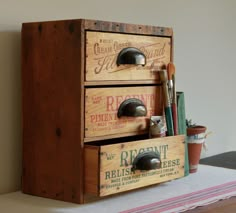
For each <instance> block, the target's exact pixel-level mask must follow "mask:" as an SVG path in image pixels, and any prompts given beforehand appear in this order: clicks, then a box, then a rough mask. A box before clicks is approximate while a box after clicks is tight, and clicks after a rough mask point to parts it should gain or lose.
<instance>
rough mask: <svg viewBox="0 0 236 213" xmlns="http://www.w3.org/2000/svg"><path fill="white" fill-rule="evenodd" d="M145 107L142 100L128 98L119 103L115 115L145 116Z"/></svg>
mask: <svg viewBox="0 0 236 213" xmlns="http://www.w3.org/2000/svg"><path fill="white" fill-rule="evenodd" d="M146 115H147V109H146V106H145V105H144V104H143V102H142V101H141V100H139V99H137V98H130V99H127V100H125V101H123V102H122V103H121V105H120V106H119V109H118V113H117V117H118V118H120V117H121V116H130V117H139V116H146Z"/></svg>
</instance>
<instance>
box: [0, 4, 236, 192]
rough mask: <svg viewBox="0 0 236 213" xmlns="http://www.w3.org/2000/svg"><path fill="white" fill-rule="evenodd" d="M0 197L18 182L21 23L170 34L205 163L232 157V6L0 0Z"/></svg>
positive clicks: (235, 46) (235, 11)
mask: <svg viewBox="0 0 236 213" xmlns="http://www.w3.org/2000/svg"><path fill="white" fill-rule="evenodd" d="M0 5H1V6H0V193H4V192H9V191H14V190H18V189H19V188H20V176H21V91H20V90H21V83H20V78H21V76H20V28H21V23H22V22H30V21H42V20H56V19H71V18H89V19H98V20H107V21H117V22H127V23H134V24H145V25H146V24H147V25H156V26H167V27H173V29H174V33H175V65H176V72H177V89H178V90H179V91H184V92H185V100H186V114H187V117H188V118H192V119H193V120H194V121H195V122H197V123H199V124H202V125H206V126H207V127H208V130H209V131H212V132H213V134H212V135H211V136H209V138H208V139H207V142H208V145H209V151H208V152H207V153H205V156H210V155H214V154H217V153H222V152H226V151H230V150H236V135H235V134H234V131H235V127H236V125H235V123H234V122H235V121H236V111H235V110H234V106H235V105H236V100H235V96H234V92H235V91H236V86H235V85H236V83H235V79H236V74H235V73H236V70H235V66H234V62H235V61H236V54H235V50H236V42H235V38H236V28H235V23H234V20H235V19H236V1H234V0H198V1H196V0H178V1H177V0H176V1H174V0H148V1H144V0H142V1H141V0H135V1H134V0H133V1H132V0H130V1H128V0H125V1H124V0H117V1H111V0H107V1H106V0H99V1H96V0H64V1H63V0H38V1H32V0H21V1H17V0H8V1H3V0H0Z"/></svg>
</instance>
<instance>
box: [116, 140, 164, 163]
mask: <svg viewBox="0 0 236 213" xmlns="http://www.w3.org/2000/svg"><path fill="white" fill-rule="evenodd" d="M146 151H153V152H156V153H158V154H160V156H161V159H162V160H165V159H166V158H167V151H168V144H166V145H161V146H159V147H157V146H154V147H145V148H140V149H138V150H137V149H132V150H128V151H122V152H121V154H120V167H124V166H127V165H131V164H132V162H133V160H134V158H135V157H136V156H137V155H138V154H141V153H143V152H146Z"/></svg>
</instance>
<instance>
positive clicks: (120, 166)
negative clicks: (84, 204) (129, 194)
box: [85, 135, 185, 196]
mask: <svg viewBox="0 0 236 213" xmlns="http://www.w3.org/2000/svg"><path fill="white" fill-rule="evenodd" d="M144 152H146V153H147V152H155V153H158V154H159V155H160V160H161V168H158V169H152V170H142V171H141V170H134V171H133V170H132V169H131V168H132V164H133V162H134V160H135V158H136V157H137V156H138V155H140V154H142V153H144ZM184 153H185V146H184V136H183V135H179V136H172V137H165V138H156V139H147V140H140V141H134V142H127V143H121V144H113V145H104V146H101V147H94V146H86V145H85V192H86V193H88V194H93V195H96V196H106V195H110V194H114V193H118V192H123V191H127V190H131V189H136V188H139V187H143V186H148V185H152V184H156V183H161V182H165V181H169V180H173V179H176V178H180V177H183V176H184ZM91 156H93V157H91Z"/></svg>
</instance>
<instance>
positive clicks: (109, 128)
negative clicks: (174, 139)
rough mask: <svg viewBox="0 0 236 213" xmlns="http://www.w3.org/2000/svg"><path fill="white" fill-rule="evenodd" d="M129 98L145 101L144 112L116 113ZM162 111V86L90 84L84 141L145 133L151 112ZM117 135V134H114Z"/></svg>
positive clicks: (155, 113)
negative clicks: (122, 114) (139, 113)
mask: <svg viewBox="0 0 236 213" xmlns="http://www.w3.org/2000/svg"><path fill="white" fill-rule="evenodd" d="M126 100H128V102H129V101H131V102H132V101H137V102H140V103H142V104H143V105H144V106H145V108H146V112H147V114H146V115H145V116H137V115H136V116H137V117H134V116H132V115H131V116H130V115H129V116H120V117H119V116H117V114H118V111H119V109H120V107H121V105H122V104H123V105H125V104H126V103H124V102H125V101H126ZM126 102H127V101H126ZM162 114H163V97H162V92H161V86H132V87H129V86H127V87H106V88H87V89H86V90H85V141H86V139H87V141H92V140H97V139H98V138H96V137H98V136H105V137H106V138H111V137H119V136H128V135H137V134H143V133H146V132H147V131H148V127H149V119H150V116H151V115H162ZM115 135H116V136H115Z"/></svg>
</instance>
